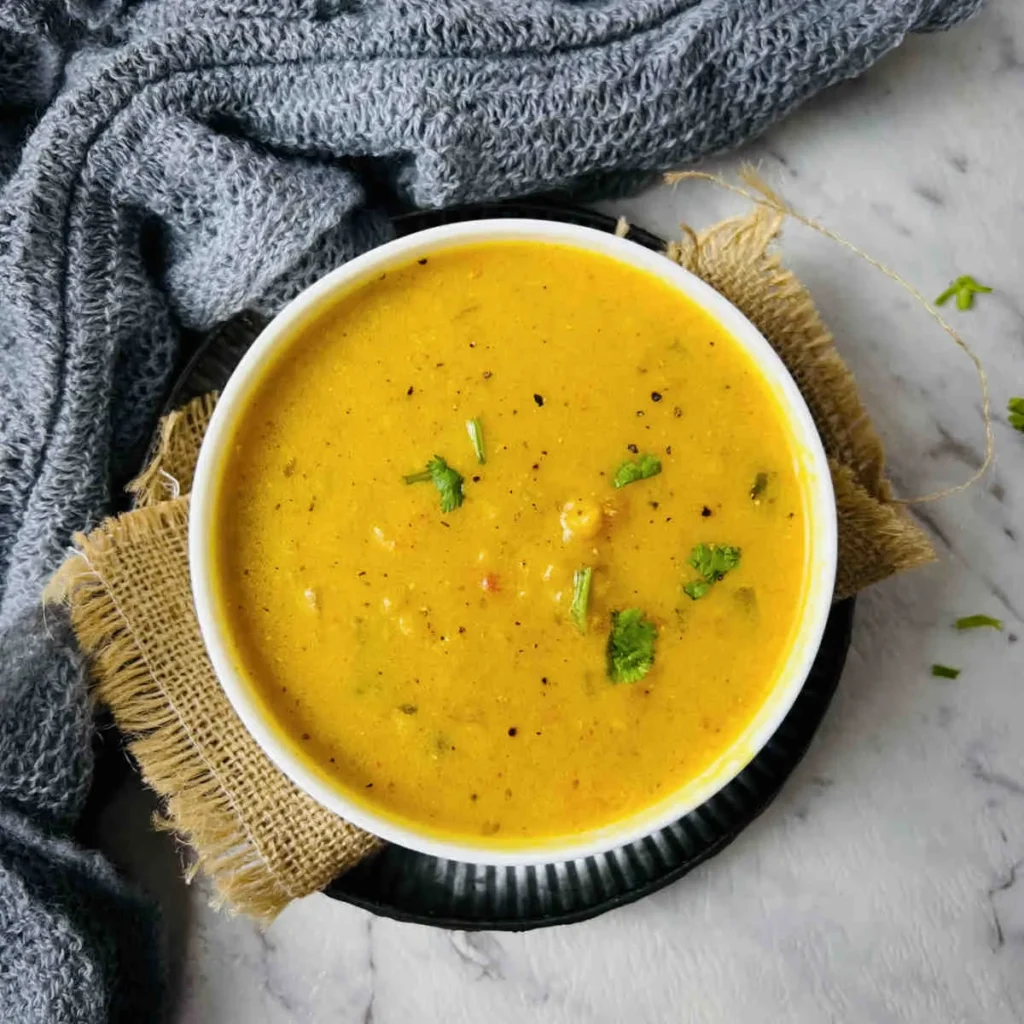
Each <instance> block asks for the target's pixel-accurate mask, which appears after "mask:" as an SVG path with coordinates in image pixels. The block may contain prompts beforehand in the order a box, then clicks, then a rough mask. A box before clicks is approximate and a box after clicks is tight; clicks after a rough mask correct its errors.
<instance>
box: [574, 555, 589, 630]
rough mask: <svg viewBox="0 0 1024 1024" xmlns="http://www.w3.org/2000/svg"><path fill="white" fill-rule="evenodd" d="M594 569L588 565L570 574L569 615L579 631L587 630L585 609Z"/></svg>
mask: <svg viewBox="0 0 1024 1024" xmlns="http://www.w3.org/2000/svg"><path fill="white" fill-rule="evenodd" d="M593 575H594V570H593V569H591V567H590V566H589V565H587V566H584V567H583V568H582V569H577V570H576V571H575V572H574V573H573V574H572V604H571V605H570V606H569V617H570V618H571V619H572V621H573V622H574V623H575V625H576V628H577V629H578V630H579V631H580V632H581V633H586V631H587V609H588V608H589V606H590V580H591V577H592V576H593Z"/></svg>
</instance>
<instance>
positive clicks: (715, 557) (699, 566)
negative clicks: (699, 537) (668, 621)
mask: <svg viewBox="0 0 1024 1024" xmlns="http://www.w3.org/2000/svg"><path fill="white" fill-rule="evenodd" d="M739 564H740V549H739V548H734V547H730V546H729V545H728V544H698V545H697V546H696V547H695V548H694V549H693V551H691V552H690V565H692V566H693V567H694V569H696V570H697V572H698V573H699V574H700V577H701V578H700V579H699V580H693V581H691V582H690V583H687V584H686V585H685V586H684V587H683V592H684V593H685V594H686V596H687V597H689V598H691V599H692V600H694V601H698V600H700V598H702V597H703V596H704V595H705V594H706V593H707V592H708V591H709V590H710V589H711V585H712V584H713V583H717V582H718V581H719V580H720V579H721V578H722V577H723V576H724V575H725V574H726V573H727V572H731V571H732V570H733V569H735V568H736V566H738V565H739Z"/></svg>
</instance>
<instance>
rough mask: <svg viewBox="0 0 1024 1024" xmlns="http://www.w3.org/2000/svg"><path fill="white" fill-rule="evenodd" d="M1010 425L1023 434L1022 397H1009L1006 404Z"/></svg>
mask: <svg viewBox="0 0 1024 1024" xmlns="http://www.w3.org/2000/svg"><path fill="white" fill-rule="evenodd" d="M1006 411H1007V412H1008V413H1009V414H1010V426H1011V427H1013V428H1014V430H1019V431H1020V432H1021V433H1022V434H1024V398H1011V399H1010V401H1009V402H1008V403H1007V405H1006Z"/></svg>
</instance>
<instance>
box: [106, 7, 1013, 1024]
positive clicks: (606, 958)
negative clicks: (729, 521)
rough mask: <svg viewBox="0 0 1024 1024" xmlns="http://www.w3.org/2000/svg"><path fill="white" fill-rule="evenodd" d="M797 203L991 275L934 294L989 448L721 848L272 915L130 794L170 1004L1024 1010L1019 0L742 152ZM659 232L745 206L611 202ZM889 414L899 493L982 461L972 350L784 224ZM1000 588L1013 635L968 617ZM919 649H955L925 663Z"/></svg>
mask: <svg viewBox="0 0 1024 1024" xmlns="http://www.w3.org/2000/svg"><path fill="white" fill-rule="evenodd" d="M744 161H754V162H756V163H759V164H760V166H761V169H762V173H764V174H765V175H766V176H767V177H769V179H771V180H772V181H773V182H774V184H775V185H776V186H777V187H778V188H779V189H781V190H782V191H783V192H784V193H785V195H786V196H787V197H788V198H789V199H790V200H791V201H792V202H793V203H794V204H796V205H798V206H799V207H800V208H801V209H802V210H803V211H804V212H805V213H808V214H810V215H813V216H816V217H820V218H821V219H823V220H824V221H826V222H827V223H828V224H829V225H830V226H831V227H833V228H835V229H836V230H838V231H839V232H841V233H842V234H844V235H846V236H847V237H849V238H851V239H852V240H854V241H856V242H857V243H858V244H860V245H862V246H863V247H864V248H866V249H867V250H869V251H870V252H872V253H873V254H875V255H877V256H879V257H880V258H883V259H884V260H885V261H886V262H888V263H890V264H891V265H892V266H894V267H897V268H899V269H900V271H901V272H903V273H904V274H905V275H906V276H907V277H908V278H909V279H910V280H912V281H914V282H915V283H916V284H918V285H919V286H920V287H921V289H922V290H923V291H924V292H925V293H926V294H928V295H932V294H938V293H939V292H940V291H941V290H942V289H943V288H944V287H945V286H946V284H947V283H948V282H949V280H950V279H951V278H953V277H955V276H957V275H958V274H962V273H970V274H973V275H974V276H975V277H977V278H978V279H979V280H981V281H983V282H985V283H986V284H991V285H992V286H993V287H994V288H995V292H994V294H992V295H991V296H981V297H980V298H979V300H978V302H977V304H976V307H975V309H974V310H973V311H971V312H970V313H968V314H964V313H959V314H958V313H956V312H955V311H953V312H952V313H951V314H950V315H951V317H953V318H954V320H955V322H956V324H957V325H958V326H959V327H961V328H962V329H963V331H964V333H965V335H966V336H967V337H968V339H969V341H970V342H971V344H972V345H974V346H975V347H976V349H977V351H978V353H979V354H980V356H981V357H982V359H983V360H984V362H985V365H986V367H987V368H988V371H989V374H990V378H991V387H992V397H993V408H994V412H995V417H996V424H995V430H996V440H997V445H998V460H997V464H996V466H995V467H994V470H993V471H992V473H991V474H990V475H989V476H988V477H987V479H986V481H985V482H984V483H983V484H982V485H980V486H978V487H976V488H974V489H973V490H971V491H970V492H968V493H965V494H961V495H958V496H956V497H954V498H951V499H948V500H945V501H942V502H938V503H934V504H927V505H921V506H917V507H916V508H915V509H914V514H915V515H917V516H918V517H919V519H920V520H921V522H922V523H923V524H924V525H925V526H926V528H927V529H928V530H929V531H930V533H931V535H932V536H933V537H934V539H935V542H936V545H937V548H938V550H939V553H940V555H941V562H940V563H939V564H937V565H935V566H932V567H930V568H928V569H926V570H924V571H921V572H918V573H916V574H914V575H911V576H908V577H905V578H902V579H899V580H895V581H891V582H889V583H886V584H884V585H882V586H879V587H877V588H875V589H874V590H872V591H871V592H869V593H867V594H865V595H864V596H863V597H862V599H861V601H860V603H859V607H858V613H857V623H856V629H855V634H854V641H853V647H852V650H851V653H850V659H849V664H848V667H847V671H846V673H845V676H844V678H843V681H842V684H841V686H840V690H839V694H838V696H837V698H836V701H835V703H834V705H833V707H832V709H831V711H830V712H829V715H828V717H827V718H826V720H825V723H824V725H823V727H822V729H821V731H820V732H819V734H818V737H817V739H816V741H815V743H814V744H813V746H812V748H811V750H810V752H809V754H808V756H807V758H806V760H805V761H804V762H803V764H802V765H801V766H800V767H799V769H798V770H797V771H796V773H795V774H794V776H793V777H792V779H791V780H790V782H789V784H788V785H787V786H786V788H785V789H784V790H783V792H782V794H781V796H780V797H779V798H778V799H777V801H776V802H775V803H774V804H773V806H772V807H771V808H770V809H769V810H768V812H767V813H765V814H764V815H763V816H762V817H761V818H760V819H759V820H758V821H757V822H755V823H754V825H753V826H752V827H751V828H749V829H748V830H747V831H746V832H744V834H743V835H742V836H741V837H740V838H739V839H738V840H737V841H736V842H735V843H734V844H733V845H732V846H730V847H729V848H728V849H727V850H726V851H725V852H724V853H723V854H721V855H720V856H719V857H717V858H715V859H714V860H713V861H711V862H710V863H708V864H706V865H704V866H703V867H702V868H700V869H699V870H697V871H696V872H694V873H693V874H691V875H690V876H689V877H688V878H686V879H685V880H683V881H682V882H680V883H679V884H676V885H674V886H672V887H670V888H669V889H667V890H664V891H663V892H661V893H659V894H657V895H656V896H654V897H652V898H649V899H647V900H644V901H643V902H641V903H639V904H636V905H633V906H629V907H626V908H623V909H621V910H619V911H616V912H614V913H612V914H608V915H606V916H604V917H602V918H599V919H597V920H594V921H591V922H588V923H585V924H581V925H575V926H571V927H568V928H560V929H552V930H545V931H539V932H533V933H528V934H519V935H517V934H488V933H473V934H467V933H460V932H453V933H446V932H442V931H435V930H431V929H427V928H422V927H416V926H411V925H403V924H398V923H395V922H393V921H388V920H378V919H374V918H372V917H371V916H370V915H368V914H366V913H364V912H362V911H358V910H355V909H353V908H350V907H347V906H344V905H340V904H337V903H334V902H332V901H331V900H329V899H327V898H326V897H323V896H319V895H318V896H312V897H309V898H307V899H304V900H301V901H299V902H298V903H296V904H294V905H293V906H291V907H290V908H289V909H288V910H287V911H285V913H283V914H282V915H281V917H280V918H279V919H278V920H277V921H276V922H275V923H274V924H273V925H272V926H271V927H270V928H269V930H267V931H266V932H261V931H260V930H259V929H258V928H256V927H255V926H254V925H252V924H251V923H249V922H247V921H244V920H240V919H237V918H231V917H229V916H226V915H224V914H221V913H218V912H215V911H213V910H211V909H209V907H208V906H207V903H206V901H207V897H208V893H207V892H206V890H205V888H204V886H203V885H202V884H201V883H200V884H197V885H195V886H193V887H191V888H188V889H186V888H185V887H184V886H183V885H182V884H181V883H180V882H179V881H178V880H177V877H178V869H179V867H180V864H179V861H180V858H181V856H182V853H181V852H180V851H178V850H177V849H176V848H174V847H173V846H172V845H171V840H169V839H168V838H167V837H164V836H156V835H154V834H152V833H150V832H148V831H147V829H146V828H145V822H146V819H147V814H148V809H149V808H148V803H147V798H146V797H144V796H143V795H142V794H140V793H138V792H126V793H124V794H122V796H121V797H120V798H119V799H118V801H117V802H115V804H114V805H113V806H112V807H111V808H110V809H108V812H107V817H108V833H109V838H108V842H109V845H110V847H111V849H112V851H113V853H114V856H115V857H117V858H118V859H119V860H120V861H121V863H122V864H124V865H126V866H127V867H128V868H129V870H133V871H134V872H135V873H136V874H137V875H138V876H139V877H141V878H142V879H143V882H144V884H147V885H148V886H149V887H150V888H152V889H153V890H154V891H157V892H159V893H161V897H162V900H163V902H164V904H165V906H166V907H167V914H168V921H169V925H170V928H169V931H170V934H171V939H170V942H171V955H172V960H173V962H174V963H175V965H176V968H175V969H176V972H177V978H178V982H179V984H178V989H179V994H178V997H177V1000H176V1005H175V1007H174V1010H173V1020H174V1022H175V1024H207V1022H218V1024H233V1022H238V1024H242V1022H245V1024H249V1022H253V1021H261V1022H262V1021H266V1022H269V1024H284V1022H295V1024H309V1022H313V1021H342V1022H349V1021H352V1022H358V1024H406V1022H419V1021H444V1022H473V1024H477V1022H486V1024H506V1022H507V1024H518V1022H520V1021H531V1022H532V1021H536V1022H539V1024H547V1022H551V1024H564V1022H572V1024H591V1022H608V1024H613V1022H619V1021H625V1020H630V1021H642V1022H648V1021H651V1022H661V1021H672V1022H701V1024H706V1022H723V1024H731V1022H736V1021H744V1022H747V1024H754V1022H761V1021H765V1022H778V1021H797V1022H808V1024H819V1022H825V1021H841V1022H870V1024H882V1022H890V1021H892V1022H917V1021H921V1022H928V1024H935V1022H946V1021H950V1022H952V1021H956V1022H974V1021H977V1022H984V1024H1010V1022H1014V1021H1020V1020H1024V742H1022V739H1024V643H1022V642H1021V641H1020V640H1019V637H1021V636H1022V635H1024V553H1022V550H1021V546H1020V538H1021V535H1022V533H1024V436H1022V435H1020V434H1018V433H1016V432H1014V431H1013V430H1012V429H1011V428H1010V427H1009V426H1008V424H1007V423H1006V418H1005V408H1006V400H1007V398H1009V397H1010V395H1013V394H1024V247H1022V244H1021V239H1022V238H1024V199H1022V198H1021V197H1022V196H1024V171H1022V169H1021V168H1022V167H1024V6H1022V5H1020V4H1019V3H1017V2H1016V0H992V2H991V3H990V6H988V7H987V8H986V10H985V11H984V12H983V13H982V14H981V15H980V16H979V17H978V18H977V19H975V20H974V21H973V22H971V23H970V24H968V25H967V26H964V27H962V28H960V29H958V30H956V31H953V32H951V33H949V34H948V35H945V36H940V37H934V38H928V39H912V40H910V41H909V42H908V43H907V44H906V45H905V46H904V47H903V48H902V49H900V50H899V51H897V52H896V53H895V54H893V55H892V56H891V57H889V58H888V59H886V60H884V61H883V62H882V63H881V64H879V65H878V66H877V67H876V68H874V69H873V70H872V71H871V72H869V73H868V74H867V75H866V76H865V77H864V78H862V79H860V80H858V81H855V82H852V83H848V84H846V85H843V86H841V87H839V88H836V89H833V90H832V91H831V92H830V93H828V94H826V95H824V96H821V97H819V98H818V99H817V100H815V101H814V102H812V103H810V104H808V105H807V106H806V107H805V108H804V109H802V110H801V111H798V112H797V113H796V114H795V115H794V116H792V117H791V118H790V119H789V120H787V121H786V122H784V123H783V124H782V125H780V126H778V127H777V128H775V129H774V130H772V131H771V132H769V133H768V134H767V135H766V136H765V137H764V138H762V139H761V140H760V141H758V142H757V143H755V144H753V145H751V146H749V147H748V148H747V149H746V150H745V151H744V152H741V153H739V154H734V155H730V156H729V157H727V158H723V159H721V160H719V161H716V162H714V163H713V164H712V165H711V167H712V169H714V170H718V171H721V172H723V173H727V174H728V173H731V172H734V171H735V170H736V169H737V168H738V167H739V165H740V164H741V163H742V162H744ZM609 209H612V210H614V212H616V213H624V214H625V215H626V216H628V217H629V218H630V219H631V220H634V221H636V222H637V223H639V224H642V225H644V226H646V227H649V228H651V229H653V230H656V231H659V232H661V233H663V234H669V233H671V232H672V231H674V230H675V225H676V224H677V223H678V222H679V221H680V220H686V221H688V222H690V223H693V224H696V225H699V224H702V223H708V222H710V221H712V220H714V219H716V218H717V217H720V216H722V215H725V214H727V213H731V212H736V211H737V210H738V209H739V206H738V204H737V201H736V200H735V198H734V197H730V196H726V195H723V194H720V193H717V192H715V191H713V190H712V189H711V188H710V187H709V186H705V185H702V184H696V183H690V184H686V185H683V186H680V187H679V188H677V189H675V190H671V189H668V188H655V189H653V190H651V191H649V192H647V193H646V194H644V195H642V196H639V197H637V198H634V199H631V200H628V201H623V202H619V203H614V204H609ZM785 253H786V258H787V260H788V261H789V262H790V264H791V265H792V266H793V267H794V269H796V271H797V272H798V273H800V274H801V276H802V277H804V279H805V280H806V281H807V283H808V285H809V286H810V287H811V289H812V291H813V293H814V296H815V298H816V299H817V301H818V303H819V305H820V306H821V308H822V310H823V312H824V314H825V316H826V319H827V320H828V322H829V323H830V324H831V325H832V327H833V329H834V331H835V333H836V336H837V338H838V339H839V344H840V347H841V349H842V352H843V354H844V356H845V358H846V359H847V360H848V362H849V363H850V365H851V366H852V367H853V369H854V371H855V372H856V375H857V378H858V381H859V382H860V385H861V388H862V392H863V396H864V399H865V402H866V404H867V405H868V407H869V409H870V411H871V413H872V415H873V417H874V418H875V420H876V422H877V425H878V427H879V429H880V431H881V433H882V434H883V436H884V438H885V441H886V444H887V447H888V452H889V459H890V466H891V473H892V477H893V480H894V483H895V485H896V487H897V488H898V490H899V492H900V493H901V494H903V495H913V494H919V493H922V492H925V491H929V490H934V489H938V488H942V487H945V486H948V485H950V484H953V483H956V482H958V481H960V480H962V479H963V478H965V477H966V476H967V475H969V474H970V472H971V471H972V469H973V468H974V467H976V466H977V465H978V463H979V461H980V459H981V455H982V451H983V445H984V438H983V432H982V428H981V421H980V399H979V395H978V387H977V382H976V381H975V379H974V376H973V373H972V370H971V366H970V364H969V363H968V362H967V360H966V359H965V358H964V356H963V354H962V353H960V352H958V351H957V350H956V348H955V347H954V346H952V345H951V344H950V343H949V341H948V339H946V338H945V337H944V336H943V335H942V334H941V333H940V332H939V331H938V330H937V329H936V328H935V326H934V325H933V324H931V323H930V322H929V320H928V318H927V317H925V316H924V315H923V314H922V313H921V312H920V311H917V310H915V309H914V308H913V307H912V306H911V305H910V303H909V302H908V300H907V299H906V297H905V296H904V295H903V294H902V293H900V292H899V291H898V290H897V289H895V288H894V287H893V286H891V285H890V284H888V283H887V282H885V281H883V280H881V279H879V278H877V277H876V276H873V274H872V272H870V271H869V270H867V269H865V268H863V267H861V266H859V265H857V264H856V263H855V262H854V261H852V260H851V259H850V258H849V257H848V256H847V255H846V254H844V253H842V252H840V251H839V250H837V249H835V248H832V247H830V246H829V243H827V242H825V241H823V240H822V239H819V238H816V237H814V236H812V235H810V234H809V233H808V232H806V231H804V230H803V229H800V228H798V227H791V228H790V229H788V230H787V232H786V236H785ZM973 612H987V613H989V614H992V615H996V616H999V617H1001V618H1003V619H1004V620H1005V623H1006V628H1005V630H1004V631H1003V632H1002V633H996V632H993V631H990V630H979V631H975V632H972V633H963V634H958V633H957V632H956V631H955V630H954V629H953V628H952V626H951V623H952V620H953V619H955V618H956V617H957V616H959V615H963V614H968V613H973ZM933 662H942V663H945V664H950V665H955V666H958V667H960V668H961V669H962V670H963V673H962V675H961V676H960V678H959V679H957V680H955V681H949V680H940V679H933V678H931V676H930V675H929V668H930V665H931V664H932V663H933Z"/></svg>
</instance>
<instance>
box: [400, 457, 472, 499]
mask: <svg viewBox="0 0 1024 1024" xmlns="http://www.w3.org/2000/svg"><path fill="white" fill-rule="evenodd" d="M403 479H404V480H405V482H406V483H407V484H419V483H425V482H427V481H428V480H429V481H430V482H432V483H433V485H434V486H435V487H436V488H437V490H438V493H439V494H440V495H441V511H442V512H451V511H452V510H453V509H457V508H458V507H459V506H460V505H461V504H462V475H461V474H460V473H459V472H458V470H455V469H452V467H451V466H449V465H448V463H447V462H445V461H444V459H442V458H441V456H440V455H435V456H434V457H433V458H432V459H431V460H430V461H429V462H428V463H427V468H426V469H424V470H423V471H422V472H419V473H410V474H409V475H408V476H406V477H403Z"/></svg>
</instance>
